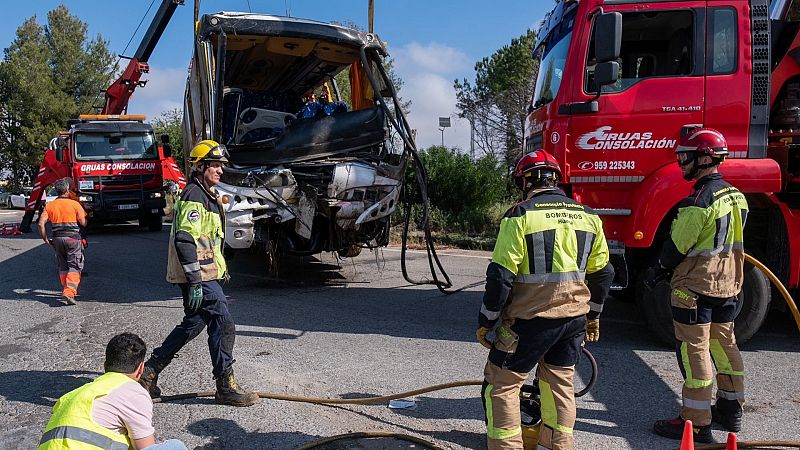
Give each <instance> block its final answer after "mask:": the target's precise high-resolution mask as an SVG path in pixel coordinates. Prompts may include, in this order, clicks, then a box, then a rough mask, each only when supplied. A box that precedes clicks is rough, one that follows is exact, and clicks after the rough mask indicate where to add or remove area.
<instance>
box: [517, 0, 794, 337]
mask: <svg viewBox="0 0 800 450" xmlns="http://www.w3.org/2000/svg"><path fill="white" fill-rule="evenodd" d="M789 3H790V2H789V1H782V0H781V1H778V0H776V1H773V2H772V3H771V4H770V3H769V1H768V0H708V1H705V0H685V1H669V0H666V1H665V0H651V1H632V0H580V1H575V0H573V1H570V0H565V1H562V2H560V3H558V5H556V7H555V9H554V10H553V11H551V12H550V13H549V14H548V16H547V17H546V18H545V20H544V22H543V24H542V26H541V28H540V30H539V34H538V39H539V41H538V42H537V44H536V49H535V56H537V57H538V58H539V60H540V66H539V72H538V75H537V79H536V80H535V85H534V94H533V98H532V99H531V104H530V107H529V109H528V112H529V114H528V116H527V119H526V125H525V143H524V146H525V150H526V151H531V150H535V149H537V148H544V149H545V150H547V151H548V152H551V153H552V154H553V155H555V157H556V158H557V159H558V160H559V162H560V163H561V164H562V166H563V169H564V175H565V176H564V183H565V184H564V188H565V189H566V190H567V191H568V193H569V194H570V195H571V196H573V197H574V198H575V199H577V200H579V201H581V202H583V203H585V204H587V205H589V206H591V207H593V208H595V210H596V211H598V212H599V213H600V214H601V215H602V217H603V223H604V227H605V233H606V237H607V239H608V241H609V244H610V248H611V251H612V262H613V264H614V266H615V268H616V270H617V274H618V276H617V279H616V280H615V287H616V288H618V289H628V290H630V291H636V294H637V298H638V300H639V301H640V302H641V305H642V306H643V307H642V311H643V313H644V315H645V317H646V319H647V321H648V322H649V324H650V325H651V328H653V329H654V331H655V332H656V334H657V335H658V336H659V337H661V338H663V339H665V340H671V339H672V337H671V314H670V310H669V308H670V306H669V300H668V295H669V287H668V285H667V283H662V286H659V287H658V288H657V289H656V290H655V291H647V290H645V289H644V288H643V287H641V286H640V285H639V284H640V283H638V282H637V281H638V279H639V278H640V274H641V273H642V272H644V270H642V269H644V268H646V267H647V266H648V264H651V263H652V262H653V260H654V258H655V257H656V255H657V253H658V250H659V249H660V247H661V244H662V243H663V241H664V239H666V238H667V236H668V233H669V228H670V224H671V222H672V219H673V218H674V217H675V214H676V212H677V209H676V205H677V203H678V202H679V201H680V200H681V199H682V198H684V197H686V195H688V193H689V192H690V190H691V183H689V182H687V181H685V180H683V178H682V177H681V173H680V170H679V168H678V166H677V164H676V162H675V155H674V149H675V147H676V145H677V143H678V140H679V138H680V136H681V133H682V132H687V131H688V130H690V129H692V128H693V127H696V126H700V125H702V126H706V127H711V128H715V129H717V130H719V131H721V132H722V133H723V134H724V135H725V137H726V139H727V141H728V145H729V149H730V157H729V158H728V159H727V160H726V161H725V162H724V163H723V164H722V165H721V166H720V170H721V172H722V173H723V174H724V175H725V178H726V179H727V180H728V181H729V182H731V183H732V184H734V185H735V186H737V187H738V188H739V189H740V190H741V191H742V192H744V193H745V194H746V196H747V198H748V202H749V204H750V208H751V211H750V214H749V215H748V220H747V224H746V229H745V246H746V250H747V252H748V253H750V254H751V255H753V256H754V257H756V258H757V259H759V260H761V261H762V262H763V263H765V264H766V265H767V266H768V267H769V268H770V269H771V270H772V271H773V272H774V273H775V274H776V275H778V277H779V278H780V279H781V280H782V281H783V282H784V283H785V284H786V286H787V287H790V288H793V289H797V287H798V285H799V284H800V183H799V182H800V154H799V153H798V150H797V146H798V144H800V36H798V23H796V22H791V21H788V20H787V11H788V9H789ZM598 84H600V85H601V87H600V89H599V91H600V92H599V93H598ZM746 269H747V270H746V273H745V286H744V289H743V291H742V295H741V296H740V302H739V305H740V310H741V311H740V312H739V315H738V317H737V320H736V330H737V336H738V337H739V339H740V340H741V341H743V340H747V339H748V338H750V337H751V336H752V335H753V334H754V333H755V332H756V331H757V330H758V328H759V327H760V326H761V324H762V323H763V321H764V318H765V316H766V313H767V310H768V308H769V306H770V304H771V303H772V306H774V307H781V306H783V302H782V301H781V300H780V299H779V298H777V301H775V302H771V289H770V286H769V283H768V281H767V279H766V277H765V276H764V275H763V274H761V273H760V272H759V271H757V270H756V269H755V268H753V267H751V266H749V265H748V267H747V268H746Z"/></svg>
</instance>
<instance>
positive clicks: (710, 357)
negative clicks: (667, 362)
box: [672, 287, 744, 426]
mask: <svg viewBox="0 0 800 450" xmlns="http://www.w3.org/2000/svg"><path fill="white" fill-rule="evenodd" d="M736 302H737V300H736V297H731V298H714V297H708V296H705V295H699V294H696V293H694V292H692V291H691V290H689V289H686V288H681V287H678V288H673V289H672V319H673V324H674V326H675V339H676V341H677V342H676V344H677V348H676V354H677V357H678V366H679V367H680V369H681V373H682V374H683V379H684V382H683V394H682V396H683V407H682V408H681V417H682V418H683V419H684V420H691V421H692V423H694V424H695V425H698V426H704V425H709V424H710V423H711V399H712V396H713V383H714V372H713V367H712V363H713V366H715V367H716V369H717V399H718V400H719V399H724V400H732V401H738V402H739V405H740V406H741V405H743V404H744V364H743V362H742V355H741V353H739V348H738V347H737V346H736V336H735V335H734V333H733V319H734V318H735V317H736Z"/></svg>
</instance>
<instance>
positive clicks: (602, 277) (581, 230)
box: [477, 150, 614, 450]
mask: <svg viewBox="0 0 800 450" xmlns="http://www.w3.org/2000/svg"><path fill="white" fill-rule="evenodd" d="M560 179H561V169H560V168H559V166H558V162H556V160H555V158H553V157H552V156H551V155H549V154H547V153H546V152H545V151H544V150H537V151H534V152H531V153H528V154H527V155H525V156H523V157H522V159H521V160H520V161H519V163H518V164H517V166H516V169H515V171H514V181H515V183H516V185H517V186H518V187H519V188H520V189H521V190H522V192H523V200H522V202H520V203H518V204H516V205H514V206H513V207H512V208H511V209H510V210H509V211H508V212H506V214H505V217H504V218H503V219H502V221H501V222H500V233H499V235H498V237H497V244H496V245H495V248H494V253H493V254H492V262H491V263H490V264H489V267H488V268H487V270H486V293H485V294H484V297H483V304H482V306H481V311H480V313H479V315H478V317H479V319H478V320H479V328H478V331H477V339H478V342H480V343H481V344H482V345H483V346H484V347H486V348H488V349H490V351H489V357H488V361H487V362H486V368H485V369H484V377H485V380H484V382H483V388H482V390H481V396H482V398H483V404H484V411H485V414H486V434H487V441H488V447H489V449H490V450H494V449H522V448H523V431H524V434H525V446H526V448H527V447H528V446H529V445H530V444H529V442H528V441H529V439H528V436H531V438H532V439H534V440H535V439H536V434H537V431H538V434H539V442H538V445H539V446H540V447H538V448H545V449H551V450H561V449H571V448H572V445H573V439H572V428H573V426H574V424H575V397H574V391H573V386H572V375H573V373H574V371H575V364H576V363H577V360H578V356H579V353H580V347H581V345H582V342H583V340H584V338H586V340H587V341H597V340H598V339H599V337H600V319H599V316H600V312H601V311H602V307H603V303H604V301H605V298H606V295H607V294H608V290H609V287H610V285H611V281H612V279H613V278H614V269H613V268H612V266H611V265H610V264H609V254H608V246H607V244H606V239H605V236H604V235H603V226H602V223H601V221H600V218H599V217H598V216H597V214H595V213H594V212H593V211H592V210H591V209H590V208H588V207H586V206H584V205H582V204H580V203H578V202H576V201H575V200H572V199H571V198H569V197H567V196H566V194H564V192H563V191H561V190H560V189H559V188H558V187H557V185H558V182H559V180H560ZM512 288H513V289H512ZM498 322H499V327H498V328H497V330H496V331H495V336H496V337H495V339H494V340H493V342H489V340H488V339H487V335H488V334H489V333H490V331H491V330H492V328H493V327H495V325H496V324H497V323H498ZM537 364H538V369H537V375H538V378H539V388H540V390H541V398H542V402H541V408H542V411H541V412H542V422H543V424H542V425H541V428H540V429H538V430H537V429H525V430H523V429H522V427H521V425H520V400H519V391H520V387H521V386H522V384H523V383H524V382H525V380H526V379H527V378H528V374H529V372H530V371H531V370H532V369H533V367H534V366H536V365H537ZM534 445H535V444H534Z"/></svg>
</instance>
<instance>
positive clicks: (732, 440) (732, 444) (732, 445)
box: [725, 433, 738, 450]
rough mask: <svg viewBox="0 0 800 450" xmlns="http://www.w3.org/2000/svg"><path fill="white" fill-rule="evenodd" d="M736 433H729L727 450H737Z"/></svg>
mask: <svg viewBox="0 0 800 450" xmlns="http://www.w3.org/2000/svg"><path fill="white" fill-rule="evenodd" d="M737 449H738V446H737V445H736V433H728V443H727V444H725V450H737Z"/></svg>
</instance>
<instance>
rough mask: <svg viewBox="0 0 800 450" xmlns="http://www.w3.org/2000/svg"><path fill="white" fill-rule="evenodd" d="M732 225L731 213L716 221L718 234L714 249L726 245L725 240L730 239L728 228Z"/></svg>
mask: <svg viewBox="0 0 800 450" xmlns="http://www.w3.org/2000/svg"><path fill="white" fill-rule="evenodd" d="M730 223H731V213H728V214H725V215H724V216H722V217H720V218H719V219H717V220H716V226H717V234H715V235H714V248H715V249H717V248H719V247H722V246H724V245H725V238H726V237H728V226H729V225H730Z"/></svg>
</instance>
